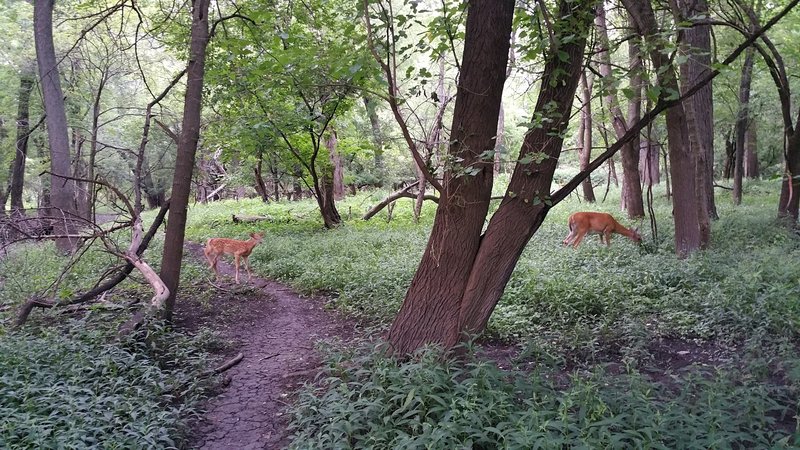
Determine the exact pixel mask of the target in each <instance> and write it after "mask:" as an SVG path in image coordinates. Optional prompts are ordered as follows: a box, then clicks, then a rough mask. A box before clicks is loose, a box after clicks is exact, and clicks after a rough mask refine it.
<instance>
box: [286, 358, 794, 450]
mask: <svg viewBox="0 0 800 450" xmlns="http://www.w3.org/2000/svg"><path fill="white" fill-rule="evenodd" d="M383 350H384V349H382V348H381V347H372V346H365V347H362V348H360V349H358V350H348V351H342V350H341V349H340V350H333V351H331V352H330V353H329V355H328V371H327V375H326V376H323V377H322V378H320V379H319V380H318V383H317V384H315V385H312V386H307V388H306V390H305V391H304V392H303V393H302V394H301V395H300V397H299V399H298V401H297V403H296V405H295V407H294V413H293V420H292V423H291V428H292V430H293V432H294V436H293V439H294V440H293V444H292V445H291V447H290V448H295V449H331V448H355V449H418V448H430V449H453V448H472V449H490V448H491V449H521V448H525V449H557V448H571V449H577V448H583V449H602V448H608V449H618V448H652V449H675V448H680V449H695V448H696V449H728V448H771V449H779V448H798V446H800V436H798V435H797V434H796V433H793V431H792V430H794V429H795V425H796V423H795V419H794V418H793V415H794V413H793V411H794V409H793V406H795V400H794V399H795V398H796V389H794V388H792V387H790V386H786V385H775V384H772V383H771V382H770V380H769V379H767V378H765V377H763V376H760V375H759V374H757V373H742V372H741V371H737V372H727V371H716V372H713V373H702V372H693V373H692V374H688V375H684V376H675V377H673V378H671V379H670V380H669V382H667V383H662V382H658V381H653V380H651V379H648V378H647V377H644V376H642V375H641V374H639V373H637V372H635V371H631V372H627V373H623V374H619V375H614V376H609V375H608V374H606V373H605V372H604V370H603V368H602V367H597V368H595V369H594V370H593V371H591V372H576V373H573V374H569V375H565V374H564V373H563V372H561V369H560V368H559V367H557V366H553V365H548V364H544V363H542V364H539V365H538V366H537V368H536V370H534V371H514V370H501V369H499V368H498V367H497V366H496V365H495V364H494V363H493V362H491V361H485V360H482V359H479V358H475V357H474V356H473V355H471V354H468V355H466V356H464V357H462V358H459V359H457V360H454V359H451V358H448V357H443V356H442V354H441V352H439V351H436V350H435V349H426V350H422V351H419V352H418V353H417V354H415V355H414V356H413V357H412V358H410V359H409V360H408V361H405V362H398V360H397V359H394V358H391V357H386V356H384V352H383ZM793 375H794V378H793V379H792V383H793V385H796V384H797V382H798V381H800V380H799V379H798V378H797V377H798V375H800V373H798V372H797V371H795V372H794V373H793Z"/></svg>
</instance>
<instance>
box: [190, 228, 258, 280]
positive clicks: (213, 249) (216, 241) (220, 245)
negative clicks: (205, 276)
mask: <svg viewBox="0 0 800 450" xmlns="http://www.w3.org/2000/svg"><path fill="white" fill-rule="evenodd" d="M263 238H264V233H250V239H249V240H246V241H237V240H236V239H226V238H211V239H209V240H208V242H206V247H205V249H203V253H204V254H205V255H206V259H207V260H208V264H209V266H210V268H211V269H213V270H214V273H215V274H216V275H217V280H219V270H217V260H218V259H219V257H220V256H221V255H224V254H229V255H233V260H234V264H235V267H236V277H235V278H236V282H237V283H238V282H239V260H242V261H243V262H244V267H245V269H247V281H250V279H251V278H252V277H253V275H252V273H250V262H249V261H248V260H247V258H248V257H249V256H250V253H252V252H253V248H255V246H256V245H258V244H259V242H261V239H263Z"/></svg>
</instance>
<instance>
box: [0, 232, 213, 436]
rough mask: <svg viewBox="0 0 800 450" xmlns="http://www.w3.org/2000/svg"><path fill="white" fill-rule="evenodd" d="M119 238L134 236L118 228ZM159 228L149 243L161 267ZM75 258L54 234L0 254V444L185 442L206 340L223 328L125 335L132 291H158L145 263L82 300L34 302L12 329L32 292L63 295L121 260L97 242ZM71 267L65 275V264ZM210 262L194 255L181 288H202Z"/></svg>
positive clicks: (141, 296) (150, 329) (137, 294)
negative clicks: (142, 269) (51, 239)
mask: <svg viewBox="0 0 800 450" xmlns="http://www.w3.org/2000/svg"><path fill="white" fill-rule="evenodd" d="M116 237H117V238H119V239H120V245H121V246H123V248H124V246H125V245H127V244H126V242H125V241H126V239H128V237H127V236H125V235H124V234H119V235H118V236H116ZM161 246H162V241H161V236H160V235H158V239H156V241H154V242H153V244H152V245H151V247H150V249H149V250H148V251H147V252H146V253H145V259H146V260H147V261H148V262H149V263H150V264H151V265H152V266H154V267H155V268H156V270H158V266H159V264H158V262H159V260H160V254H161ZM82 250H84V249H81V252H79V254H81V257H80V259H78V260H77V261H74V263H73V262H71V261H72V260H71V259H70V258H67V257H63V256H58V255H56V252H55V249H54V247H53V245H52V244H50V243H37V244H26V245H17V246H15V247H13V248H12V249H11V250H10V252H9V253H8V254H7V255H5V256H4V257H3V258H2V259H0V281H1V283H0V448H37V449H38V448H180V447H183V446H185V439H186V436H187V430H188V429H187V423H188V421H190V420H191V419H192V418H194V417H196V415H197V405H198V401H199V400H200V399H201V398H202V397H204V396H205V395H206V390H207V388H208V386H210V385H211V384H210V382H211V381H213V380H212V379H205V380H201V379H197V374H198V373H200V372H202V371H204V370H206V369H208V367H209V366H210V365H211V362H210V361H208V356H207V355H208V354H207V352H206V349H207V348H210V346H211V345H217V344H218V342H217V341H218V338H217V337H216V334H215V333H213V332H211V331H209V330H207V329H200V330H199V331H198V332H196V333H195V334H193V335H190V334H187V333H185V332H178V331H175V330H170V329H166V328H163V327H160V326H157V325H156V324H152V323H151V324H147V325H146V326H145V327H144V328H143V329H142V330H141V331H140V332H138V334H136V335H135V336H131V337H129V338H125V339H119V338H118V337H117V328H118V326H119V324H120V323H122V322H123V321H125V320H127V319H128V318H129V317H130V315H131V314H132V313H133V310H132V309H130V308H129V307H130V305H131V304H132V303H133V302H134V301H139V302H147V301H148V300H149V299H150V297H151V296H152V295H153V292H152V289H151V288H150V286H149V285H148V284H146V283H144V282H143V280H142V279H141V277H140V276H139V274H138V273H134V274H133V275H132V277H130V278H129V279H128V280H126V281H125V282H123V283H122V284H120V285H119V286H118V287H117V288H115V289H114V290H113V291H111V292H109V293H108V294H107V295H106V296H105V297H104V302H103V303H101V304H88V305H85V306H84V307H82V308H79V309H76V310H72V309H70V308H66V309H65V308H53V309H47V310H42V309H34V310H33V312H32V313H31V315H30V317H29V319H28V321H27V323H26V324H25V326H24V327H23V328H22V329H21V330H19V331H14V332H10V331H9V329H10V325H11V322H12V320H13V318H14V317H15V315H16V312H17V310H18V308H19V306H20V305H21V304H22V303H23V302H24V301H25V300H27V299H29V298H32V297H38V298H43V299H46V300H54V301H65V300H68V299H70V298H73V297H74V296H75V295H76V294H78V293H80V292H83V291H85V290H87V289H89V288H91V287H92V286H93V285H94V284H95V282H97V281H98V280H99V279H100V276H101V275H102V274H103V273H104V272H105V270H106V269H107V268H108V267H111V266H113V265H116V264H119V263H120V261H119V260H118V259H116V258H115V257H112V256H111V255H109V254H108V253H107V252H105V251H103V249H102V248H100V246H99V245H95V246H93V247H89V248H88V249H86V250H87V251H86V252H83V251H82ZM65 267H69V270H67V271H66V272H64V274H63V275H59V274H61V272H62V269H63V268H65ZM204 272H205V269H204V268H202V266H200V265H198V264H197V263H195V262H194V260H193V258H187V259H186V260H185V263H184V268H183V271H182V293H183V294H184V295H190V296H193V297H198V298H202V297H203V296H204V295H207V291H208V289H205V290H203V289H199V288H198V286H197V285H196V284H195V283H194V281H195V280H197V279H200V278H201V276H200V274H201V273H204Z"/></svg>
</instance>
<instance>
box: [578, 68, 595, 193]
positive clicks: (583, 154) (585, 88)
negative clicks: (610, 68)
mask: <svg viewBox="0 0 800 450" xmlns="http://www.w3.org/2000/svg"><path fill="white" fill-rule="evenodd" d="M581 104H582V107H581V123H580V126H579V127H578V151H579V152H580V157H579V163H580V168H581V170H586V167H587V166H588V165H589V161H590V160H591V159H592V83H591V82H590V81H589V78H588V77H587V76H586V72H585V71H584V72H583V73H582V74H581ZM581 188H582V189H583V199H584V200H586V202H588V203H594V202H595V198H594V188H593V187H592V177H587V178H586V179H585V180H583V183H581Z"/></svg>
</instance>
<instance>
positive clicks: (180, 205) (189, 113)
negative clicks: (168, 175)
mask: <svg viewBox="0 0 800 450" xmlns="http://www.w3.org/2000/svg"><path fill="white" fill-rule="evenodd" d="M208 4H209V0H195V1H194V4H193V8H192V34H191V41H190V44H189V64H188V70H187V72H186V75H187V78H186V95H185V98H184V104H183V125H182V126H181V137H180V140H179V142H178V155H177V158H176V161H175V174H174V177H173V181H172V197H171V200H170V209H169V221H168V222H167V230H166V236H165V237H164V252H163V254H162V257H161V279H162V280H164V284H165V285H166V286H167V289H169V297H168V298H167V300H166V302H165V304H164V309H163V318H164V319H166V320H171V319H172V311H173V310H174V308H175V297H176V294H177V291H178V281H179V280H180V275H181V260H182V258H183V240H184V236H185V232H186V213H187V209H188V206H189V194H190V192H191V187H192V171H193V170H194V161H195V154H196V152H197V142H198V140H199V139H200V112H201V106H202V96H203V76H204V74H205V61H206V46H207V45H208Z"/></svg>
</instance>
